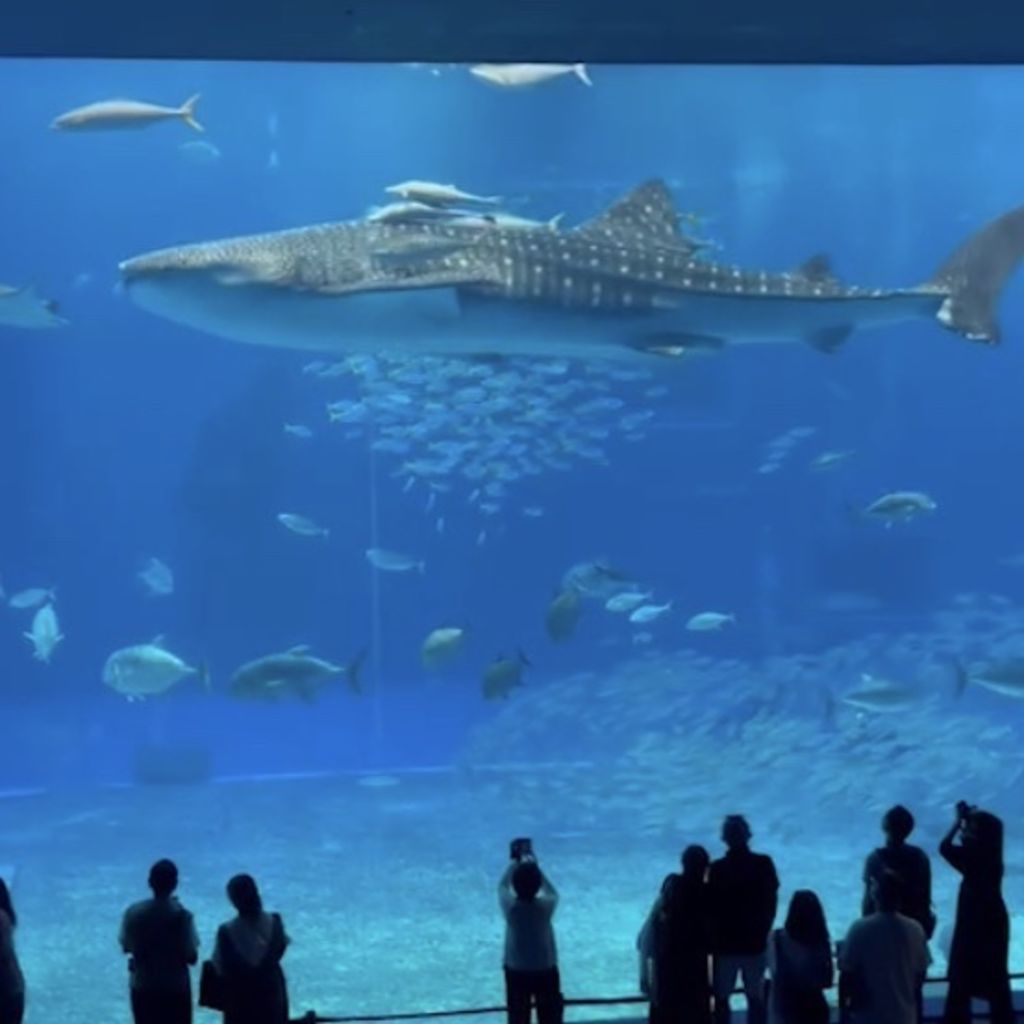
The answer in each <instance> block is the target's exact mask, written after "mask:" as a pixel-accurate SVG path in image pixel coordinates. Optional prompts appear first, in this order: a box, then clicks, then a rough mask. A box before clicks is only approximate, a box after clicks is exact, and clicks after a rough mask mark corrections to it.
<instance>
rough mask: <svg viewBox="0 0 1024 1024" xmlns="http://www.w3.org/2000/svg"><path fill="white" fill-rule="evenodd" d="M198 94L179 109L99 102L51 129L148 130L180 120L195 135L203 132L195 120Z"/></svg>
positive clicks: (60, 120) (132, 102)
mask: <svg viewBox="0 0 1024 1024" xmlns="http://www.w3.org/2000/svg"><path fill="white" fill-rule="evenodd" d="M198 102H199V93H196V94H195V96H190V97H189V98H188V99H187V100H185V102H184V103H182V105H181V106H180V107H163V106H160V105H159V104H157V103H143V102H140V101H139V100H102V101H100V102H99V103H90V104H88V106H85V107H76V108H75V109H74V110H69V111H68V112H67V113H66V114H61V115H60V117H56V118H54V120H53V123H52V124H51V125H50V127H51V128H53V129H54V130H55V131H65V132H66V131H90V132H95V131H111V130H118V131H119V130H122V129H125V128H147V127H148V126H149V125H151V124H156V123H157V122H158V121H169V120H173V119H175V118H179V119H180V120H182V121H184V122H185V124H187V125H188V126H189V128H191V129H193V130H194V131H197V132H201V131H203V126H202V125H201V124H200V123H199V122H198V121H197V120H196V104H197V103H198Z"/></svg>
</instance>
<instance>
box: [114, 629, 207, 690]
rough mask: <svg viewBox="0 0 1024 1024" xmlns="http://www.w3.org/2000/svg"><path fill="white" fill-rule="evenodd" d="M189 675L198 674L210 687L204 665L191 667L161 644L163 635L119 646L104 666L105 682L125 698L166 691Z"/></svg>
mask: <svg viewBox="0 0 1024 1024" xmlns="http://www.w3.org/2000/svg"><path fill="white" fill-rule="evenodd" d="M189 676H198V677H199V681H200V682H201V683H202V685H203V687H204V688H207V689H208V688H209V679H208V677H207V674H206V668H205V667H204V666H200V667H199V668H193V667H192V666H191V665H188V664H187V663H186V662H184V661H182V659H181V658H179V657H178V656H177V655H176V654H172V653H171V652H170V651H168V650H167V649H166V648H165V647H164V644H163V638H162V637H157V638H156V639H155V640H154V641H153V642H152V643H148V644H137V645H135V646H132V647H122V648H121V649H120V650H117V651H114V652H113V654H111V655H110V657H109V658H107V661H106V664H105V665H104V666H103V683H104V685H105V686H109V687H110V688H111V689H112V690H115V691H116V692H117V693H120V694H122V695H123V696H125V697H127V698H128V700H142V699H143V698H145V697H153V696H156V695H157V694H160V693H165V692H166V691H167V690H169V689H170V688H171V687H172V686H174V685H175V684H176V683H179V682H180V681H181V680H182V679H186V678H188V677H189Z"/></svg>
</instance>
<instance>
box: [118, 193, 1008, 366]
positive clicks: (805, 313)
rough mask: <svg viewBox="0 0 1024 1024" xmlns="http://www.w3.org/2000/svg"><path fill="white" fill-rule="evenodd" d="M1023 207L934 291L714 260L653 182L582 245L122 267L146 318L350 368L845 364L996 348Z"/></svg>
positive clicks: (149, 262)
mask: <svg viewBox="0 0 1024 1024" xmlns="http://www.w3.org/2000/svg"><path fill="white" fill-rule="evenodd" d="M1022 256H1024V206H1022V207H1018V208H1017V209H1014V210H1011V211H1010V212H1008V213H1005V214H1003V215H1002V216H1000V217H998V218H996V219H995V220H993V221H991V222H989V223H988V224H987V225H985V226H984V227H982V228H981V229H980V230H979V231H977V232H976V233H975V234H974V235H972V236H971V237H969V238H968V239H967V240H966V241H965V242H963V244H961V245H960V246H959V248H957V249H956V250H955V251H954V252H953V253H952V254H951V255H950V256H949V257H948V258H947V259H946V260H945V261H944V262H943V263H942V264H941V265H940V266H939V268H938V270H936V271H935V273H934V274H933V275H932V276H931V277H930V278H928V279H927V280H925V281H924V282H923V283H921V284H918V285H915V286H912V287H908V288H895V289H884V288H871V287H861V286H851V285H847V284H843V283H841V282H840V281H839V280H838V279H837V278H836V277H835V276H834V274H833V273H832V270H831V268H830V265H829V261H828V258H827V257H826V256H823V255H816V256H813V257H811V258H810V259H809V260H808V261H807V262H806V263H804V264H803V265H802V266H799V267H796V268H793V269H791V270H788V271H785V272H770V271H767V270H760V269H749V268H743V267H739V266H732V265H728V264H724V263H719V262H714V261H712V260H710V259H707V258H705V257H704V255H703V253H702V251H701V249H700V247H699V244H698V243H697V242H695V240H693V239H691V238H689V237H688V236H687V235H686V234H685V233H684V232H683V230H682V229H681V227H680V217H679V213H678V211H677V209H676V207H675V204H674V202H673V200H672V196H671V194H670V192H669V190H668V187H667V186H666V184H665V183H664V182H663V181H661V180H659V179H654V180H651V181H647V182H645V183H643V184H641V185H639V186H638V187H636V188H634V189H633V190H632V191H630V192H629V193H627V194H626V195H624V196H623V197H621V198H620V199H619V200H617V201H616V202H614V203H613V204H612V205H611V206H609V207H608V208H606V209H605V210H604V211H603V212H601V213H600V214H599V215H598V216H596V217H594V218H593V219H592V220H589V221H586V222H584V223H582V224H580V225H579V226H577V227H574V228H572V229H569V230H561V231H552V230H551V229H550V228H549V227H547V226H544V227H541V228H537V229H529V228H526V229H524V228H522V227H517V228H514V229H513V228H503V227H502V226H501V225H500V223H495V224H490V223H488V222H487V221H481V220H479V219H473V220H472V221H471V222H469V223H460V221H459V219H458V218H453V219H451V220H447V221H445V220H441V221H438V220H435V219H430V220H422V219H410V220H409V221H407V222H403V221H401V220H399V221H398V222H373V221H366V220H357V221H346V222H340V223H333V224H318V225H313V226H310V227H302V228H297V229H292V230H286V231H278V232H274V233H270V234H261V235H250V236H244V237H236V238H227V239H220V240H215V241H207V242H200V243H196V244H190V245H182V246H177V247H174V248H168V249H161V250H158V251H154V252H149V253H145V254H142V255H139V256H135V257H133V258H131V259H128V260H126V261H124V262H123V263H121V264H120V271H121V277H122V282H123V284H124V287H125V289H126V291H127V292H128V294H129V295H130V297H131V298H132V299H133V300H134V301H135V302H136V303H138V304H139V305H140V306H141V307H143V308H144V309H146V310H149V311H150V312H152V313H155V314H157V315H159V316H162V317H165V318H167V319H169V320H172V321H176V322H178V323H181V324H185V325H188V326H189V327H192V328H197V329H199V330H201V331H205V332H207V333H209V334H212V335H217V336H220V337H224V338H228V339H232V340H235V341H239V342H245V343H249V344H257V345H269V346H274V347H280V348H292V349H303V350H311V351H324V352H333V353H338V354H349V353H380V352H395V353H400V354H420V355H463V356H478V357H493V356H503V355H510V356H511V355H536V356H566V357H570V358H583V359H591V358H598V359H601V358H612V359H615V358H642V359H648V360H653V359H674V358H679V357H682V356H686V355H687V354H689V353H692V352H695V351H702V350H703V351H708V350H717V349H720V348H722V347H724V346H729V345H734V344H745V343H749V342H768V343H771V342H787V341H790V342H791V341H800V342H805V343H807V344H809V345H811V346H813V347H814V348H816V349H819V350H821V351H823V352H834V351H836V350H837V349H838V348H840V347H841V346H842V344H843V343H844V342H845V341H846V340H847V338H849V336H850V335H851V334H852V333H853V332H854V331H855V330H858V329H861V328H870V327H882V326H885V325H891V324H898V323H902V322H906V321H913V320H921V319H933V320H935V321H937V322H938V323H939V325H940V326H942V327H944V328H946V329H948V330H950V331H953V332H955V333H956V334H959V335H961V336H963V337H965V338H968V339H970V340H972V341H977V342H984V343H988V344H995V343H997V342H998V341H999V340H1000V330H999V325H998V322H997V320H996V305H997V302H998V299H999V296H1000V294H1001V292H1002V289H1003V286H1004V284H1005V283H1006V281H1007V279H1008V278H1009V276H1010V275H1011V273H1012V272H1013V270H1014V269H1015V268H1016V266H1017V265H1018V263H1019V262H1020V260H1021V257H1022Z"/></svg>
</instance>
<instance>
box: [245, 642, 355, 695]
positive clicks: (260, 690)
mask: <svg viewBox="0 0 1024 1024" xmlns="http://www.w3.org/2000/svg"><path fill="white" fill-rule="evenodd" d="M365 656H366V655H365V652H362V653H360V654H357V655H356V657H355V658H353V659H352V661H351V662H350V663H349V664H348V665H335V664H332V663H331V662H329V661H326V660H324V659H323V658H317V657H314V655H313V654H311V653H310V650H309V647H307V646H306V645H305V644H302V645H300V646H298V647H293V648H291V650H288V651H284V652H283V653H281V654H268V655H266V656H265V657H263V658H257V659H256V660H255V661H250V662H247V663H246V664H244V665H243V666H242V667H241V668H240V669H238V671H237V672H235V674H234V675H233V676H232V677H231V682H230V683H229V684H228V693H229V694H230V695H231V696H232V697H241V698H243V699H246V698H247V699H254V700H279V699H280V698H282V697H289V696H295V697H298V698H299V699H300V700H304V701H306V702H312V701H313V700H315V699H316V697H317V696H318V695H319V693H320V689H321V687H322V686H323V685H324V684H325V683H327V682H329V681H330V680H331V679H339V678H341V677H342V676H344V678H345V680H346V681H347V683H348V685H349V689H351V690H352V691H353V692H354V693H361V692H362V686H361V683H360V679H359V673H360V671H361V669H362V665H363V660H364V658H365Z"/></svg>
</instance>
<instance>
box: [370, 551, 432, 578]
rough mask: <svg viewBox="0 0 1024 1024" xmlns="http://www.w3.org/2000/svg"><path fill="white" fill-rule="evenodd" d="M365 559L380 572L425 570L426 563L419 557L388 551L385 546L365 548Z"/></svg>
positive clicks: (421, 571)
mask: <svg viewBox="0 0 1024 1024" xmlns="http://www.w3.org/2000/svg"><path fill="white" fill-rule="evenodd" d="M366 560H367V561H368V562H369V563H370V565H372V566H373V567H374V569H379V570H380V571H381V572H409V571H411V570H412V569H415V570H416V571H417V572H420V573H423V572H426V569H427V563H426V562H424V561H423V559H421V558H413V557H412V556H411V555H403V554H402V553H401V552H399V551H388V550H386V549H385V548H367V549H366Z"/></svg>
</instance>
